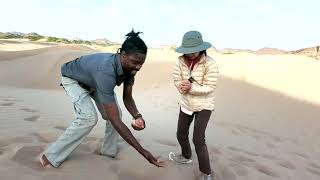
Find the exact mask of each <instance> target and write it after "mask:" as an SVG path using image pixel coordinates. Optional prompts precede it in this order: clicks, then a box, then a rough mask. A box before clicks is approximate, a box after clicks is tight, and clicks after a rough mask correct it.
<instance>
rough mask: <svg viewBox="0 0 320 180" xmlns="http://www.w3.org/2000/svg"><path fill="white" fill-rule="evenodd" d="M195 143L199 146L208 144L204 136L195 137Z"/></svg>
mask: <svg viewBox="0 0 320 180" xmlns="http://www.w3.org/2000/svg"><path fill="white" fill-rule="evenodd" d="M192 141H193V144H194V145H195V146H196V147H197V146H204V145H205V144H206V140H205V138H204V137H193V139H192Z"/></svg>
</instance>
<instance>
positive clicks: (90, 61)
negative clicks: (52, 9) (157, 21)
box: [40, 30, 164, 167]
mask: <svg viewBox="0 0 320 180" xmlns="http://www.w3.org/2000/svg"><path fill="white" fill-rule="evenodd" d="M140 33H141V32H134V31H133V30H132V31H131V32H130V33H128V34H127V35H126V40H125V41H124V43H123V44H122V47H121V48H120V49H119V50H118V52H117V53H116V54H113V53H97V54H91V55H86V56H81V57H79V58H76V59H74V60H72V61H70V62H67V63H65V64H63V65H62V67H61V74H62V77H61V85H62V86H63V88H64V90H65V91H66V94H67V95H68V96H69V97H70V98H71V101H72V103H73V105H74V110H75V116H76V118H75V120H73V122H72V123H71V125H70V126H69V127H68V128H67V129H66V130H65V132H64V133H63V134H62V135H61V136H60V137H59V138H58V139H57V141H56V142H54V143H53V144H51V145H50V146H49V147H48V149H47V150H46V151H45V152H44V153H43V154H41V157H40V163H41V165H42V166H43V167H45V166H47V165H51V166H53V167H59V166H60V165H61V163H62V162H64V161H65V159H66V158H67V157H68V156H69V155H70V154H71V153H72V152H73V151H74V150H75V149H76V147H77V146H79V145H80V143H81V142H82V141H83V139H84V138H85V137H86V136H87V135H88V134H89V132H90V131H91V129H92V128H93V127H94V126H95V125H96V124H97V121H98V115H97V112H96V109H95V107H94V104H93V102H92V101H91V98H92V99H93V100H94V101H95V103H96V105H97V108H98V110H99V111H100V113H101V115H102V118H103V119H105V120H106V128H105V136H104V140H103V143H102V147H101V152H100V154H101V155H104V156H109V157H116V155H117V153H118V147H117V142H118V138H119V134H120V136H121V137H122V138H123V139H124V140H125V141H126V142H128V143H129V144H130V145H131V146H133V147H134V148H135V149H136V150H137V151H138V152H139V153H140V154H141V155H142V156H144V157H145V158H146V159H147V160H148V161H149V162H150V163H152V164H154V165H156V166H158V167H162V166H164V163H163V162H161V161H160V160H159V159H158V158H155V157H154V156H153V155H152V154H151V153H150V152H149V151H147V150H146V149H144V148H143V147H142V146H141V145H140V144H139V142H138V141H137V140H136V139H135V137H134V136H133V135H132V133H131V132H130V130H129V128H128V127H127V126H126V125H125V124H124V123H123V122H122V120H121V110H120V108H119V106H118V103H117V98H116V95H115V93H114V88H115V86H119V85H120V84H122V83H123V84H124V85H123V102H124V105H125V107H126V109H127V110H128V112H129V113H130V114H131V115H132V117H133V122H132V124H131V125H132V127H133V128H134V129H135V130H142V129H144V128H145V122H144V119H143V117H142V115H141V114H140V113H139V111H138V109H137V107H136V105H135V101H134V99H133V98H132V86H133V84H134V76H135V74H136V73H137V72H138V71H139V70H140V68H141V67H142V65H143V63H144V62H145V59H146V55H147V46H146V45H145V43H144V41H143V40H142V39H141V38H140V37H139V34H140Z"/></svg>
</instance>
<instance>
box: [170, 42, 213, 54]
mask: <svg viewBox="0 0 320 180" xmlns="http://www.w3.org/2000/svg"><path fill="white" fill-rule="evenodd" d="M211 46H212V45H211V44H210V43H209V42H203V43H202V44H200V45H199V46H195V47H190V48H186V47H182V46H180V47H178V48H177V49H176V50H175V51H176V52H177V53H182V54H191V53H196V52H200V51H203V50H206V49H209V48H210V47H211Z"/></svg>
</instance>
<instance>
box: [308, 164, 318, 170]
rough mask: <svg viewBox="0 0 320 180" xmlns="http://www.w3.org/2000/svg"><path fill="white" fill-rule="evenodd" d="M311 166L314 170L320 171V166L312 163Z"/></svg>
mask: <svg viewBox="0 0 320 180" xmlns="http://www.w3.org/2000/svg"><path fill="white" fill-rule="evenodd" d="M309 166H311V167H312V168H316V169H319V170H320V166H319V165H318V164H316V163H310V164H309Z"/></svg>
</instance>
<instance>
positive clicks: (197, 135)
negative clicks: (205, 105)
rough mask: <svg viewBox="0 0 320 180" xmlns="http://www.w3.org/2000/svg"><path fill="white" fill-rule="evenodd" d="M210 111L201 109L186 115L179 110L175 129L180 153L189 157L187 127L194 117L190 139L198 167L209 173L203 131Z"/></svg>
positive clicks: (190, 153) (189, 148)
mask: <svg viewBox="0 0 320 180" xmlns="http://www.w3.org/2000/svg"><path fill="white" fill-rule="evenodd" d="M211 112H212V111H209V110H202V111H199V112H195V113H193V114H192V115H188V114H185V113H184V112H182V111H181V110H180V113H179V120H178V130H177V139H178V141H179V144H180V146H181V151H182V155H183V156H184V157H185V158H188V159H189V158H191V155H192V152H191V147H190V143H189V127H190V124H191V122H192V120H193V118H194V117H195V118H194V119H195V120H194V130H193V139H192V140H193V144H194V146H195V149H196V153H197V157H198V162H199V169H200V171H201V172H203V173H205V174H211V168H210V161H209V154H208V150H207V145H206V140H205V131H206V128H207V124H208V121H209V119H210V116H211Z"/></svg>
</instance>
